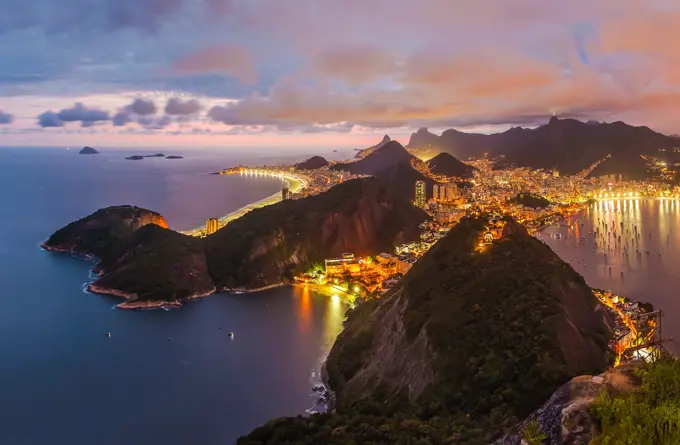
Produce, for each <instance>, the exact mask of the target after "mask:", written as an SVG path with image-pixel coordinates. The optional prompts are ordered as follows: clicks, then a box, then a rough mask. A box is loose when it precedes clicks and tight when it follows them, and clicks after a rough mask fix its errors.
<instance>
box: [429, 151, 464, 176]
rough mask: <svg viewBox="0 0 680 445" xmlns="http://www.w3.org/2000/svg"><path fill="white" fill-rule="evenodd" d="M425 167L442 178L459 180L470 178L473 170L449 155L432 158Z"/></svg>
mask: <svg viewBox="0 0 680 445" xmlns="http://www.w3.org/2000/svg"><path fill="white" fill-rule="evenodd" d="M427 166H428V167H429V169H430V171H431V172H432V173H435V174H437V175H444V176H455V177H459V178H471V177H472V176H473V174H474V172H475V168H474V167H473V166H471V165H468V164H466V163H464V162H461V161H459V160H458V159H456V158H455V157H454V156H452V155H451V154H449V153H439V154H438V155H437V156H435V157H434V158H432V159H430V160H429V161H427Z"/></svg>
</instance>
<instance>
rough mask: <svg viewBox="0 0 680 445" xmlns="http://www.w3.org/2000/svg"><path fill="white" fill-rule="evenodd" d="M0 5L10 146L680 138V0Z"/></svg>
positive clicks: (2, 99)
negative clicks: (574, 128) (438, 136)
mask: <svg viewBox="0 0 680 445" xmlns="http://www.w3.org/2000/svg"><path fill="white" fill-rule="evenodd" d="M453 3H454V2H448V1H444V0H428V1H425V2H408V1H405V0H399V1H396V2H395V1H388V0H369V1H362V2H358V1H354V0H351V1H344V2H339V1H336V0H329V1H325V2H312V1H311V0H293V1H291V2H286V3H281V2H274V1H273V0H257V1H253V2H248V3H247V4H246V2H239V1H236V0H200V1H197V2H189V1H188V0H172V1H170V0H167V1H150V0H144V1H118V2H111V1H108V0H97V2H95V3H94V4H92V5H90V4H88V5H87V7H84V5H83V4H81V3H80V2H78V1H76V0H67V1H66V2H63V3H59V4H57V3H55V2H54V1H52V0H38V1H34V2H30V3H26V2H19V0H7V1H5V2H3V4H2V5H0V17H1V18H0V57H2V60H3V64H2V66H0V135H1V137H2V140H3V145H58V146H82V145H93V146H160V145H164V146H178V147H186V146H206V147H209V146H220V147H248V146H260V147H273V146H277V147H293V146H309V147H312V146H325V147H348V148H350V147H364V146H368V145H372V144H374V143H376V142H377V141H376V139H377V140H379V138H380V137H382V135H383V134H389V135H390V136H393V137H395V138H397V139H399V140H402V141H405V140H406V139H407V138H408V135H409V134H410V132H411V131H413V130H414V129H416V128H418V127H421V126H427V127H431V128H433V129H435V131H440V130H441V129H444V128H449V127H454V128H459V129H463V130H465V131H478V132H486V133H488V132H495V131H502V130H504V129H506V128H509V127H511V126H516V125H522V126H528V127H532V126H536V125H539V124H543V123H545V122H546V120H547V117H548V116H550V115H552V114H557V115H559V116H564V117H574V118H578V119H581V120H589V119H593V120H604V121H608V122H609V121H614V120H623V121H626V122H628V123H631V124H634V125H647V126H649V127H651V128H652V129H654V130H658V131H661V132H664V133H666V134H674V133H680V126H678V125H677V124H676V123H675V122H674V116H673V113H672V111H673V110H674V108H675V107H677V105H680V95H679V88H680V51H679V50H678V49H676V48H675V47H673V46H672V45H669V42H673V41H675V40H676V39H677V37H680V31H678V30H677V27H676V26H675V23H676V22H677V19H678V18H680V6H678V5H677V4H673V3H672V2H670V1H665V0H657V1H648V2H642V1H637V0H635V1H630V2H626V4H621V2H617V1H614V0H601V1H598V2H597V4H595V5H593V4H591V3H592V2H585V1H584V0H576V1H574V2H569V3H568V4H554V3H546V2H543V1H538V0H520V1H517V2H512V3H507V2H502V1H492V0H489V1H485V2H479V3H478V4H468V5H465V7H462V6H460V4H459V5H455V4H453Z"/></svg>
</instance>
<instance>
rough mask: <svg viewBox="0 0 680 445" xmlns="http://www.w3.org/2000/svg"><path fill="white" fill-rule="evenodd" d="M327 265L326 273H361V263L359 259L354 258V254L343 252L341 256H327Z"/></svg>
mask: <svg viewBox="0 0 680 445" xmlns="http://www.w3.org/2000/svg"><path fill="white" fill-rule="evenodd" d="M324 263H325V266H326V275H329V276H330V275H344V274H345V273H349V274H350V275H356V274H359V273H361V265H360V264H359V261H358V260H357V259H356V258H354V254H351V253H343V254H342V256H341V257H340V258H326V260H325V261H324Z"/></svg>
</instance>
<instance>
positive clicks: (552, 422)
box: [493, 363, 640, 445]
mask: <svg viewBox="0 0 680 445" xmlns="http://www.w3.org/2000/svg"><path fill="white" fill-rule="evenodd" d="M639 366H640V364H639V363H630V364H627V365H622V366H619V367H616V368H614V369H611V370H609V371H607V372H605V373H603V374H600V375H598V376H590V375H584V376H579V377H575V378H573V379H572V380H571V381H569V382H568V383H566V384H564V385H563V386H562V387H560V388H559V389H558V390H557V391H555V393H554V394H553V395H552V397H550V399H549V400H548V401H547V402H546V403H545V404H543V406H541V407H540V408H539V409H538V410H536V411H535V412H533V413H532V414H531V415H530V416H529V417H527V419H526V420H524V421H523V422H521V423H519V424H518V425H516V426H515V427H514V428H512V431H511V432H509V433H508V434H507V435H506V436H504V437H502V438H500V439H498V440H497V441H496V442H494V444H493V445H520V444H521V443H522V439H521V437H520V436H521V432H522V430H523V429H524V427H525V426H526V425H527V424H528V423H529V422H531V421H533V420H535V421H536V422H537V423H538V426H539V427H540V429H541V431H543V433H544V434H545V435H546V436H548V437H547V438H546V439H545V441H544V442H543V444H544V445H588V444H589V443H590V441H591V440H592V439H593V437H594V436H595V435H596V434H597V433H598V432H599V431H598V427H597V423H596V422H595V421H594V420H593V418H592V417H591V415H590V412H589V409H590V407H591V406H593V403H594V402H595V400H596V399H597V397H598V396H599V395H600V394H601V393H602V392H603V391H607V392H608V393H609V394H610V395H616V394H621V393H628V392H632V391H636V390H638V389H639V388H640V380H639V378H638V377H636V376H635V375H634V371H635V370H636V369H637V368H638V367H639Z"/></svg>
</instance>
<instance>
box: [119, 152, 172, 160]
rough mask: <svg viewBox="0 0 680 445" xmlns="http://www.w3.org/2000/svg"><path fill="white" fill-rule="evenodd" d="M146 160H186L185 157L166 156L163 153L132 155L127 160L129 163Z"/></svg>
mask: <svg viewBox="0 0 680 445" xmlns="http://www.w3.org/2000/svg"><path fill="white" fill-rule="evenodd" d="M144 158H165V159H184V157H183V156H165V155H164V154H163V153H156V154H153V155H132V156H128V157H126V158H125V159H127V160H129V161H141V160H142V159H144Z"/></svg>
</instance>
